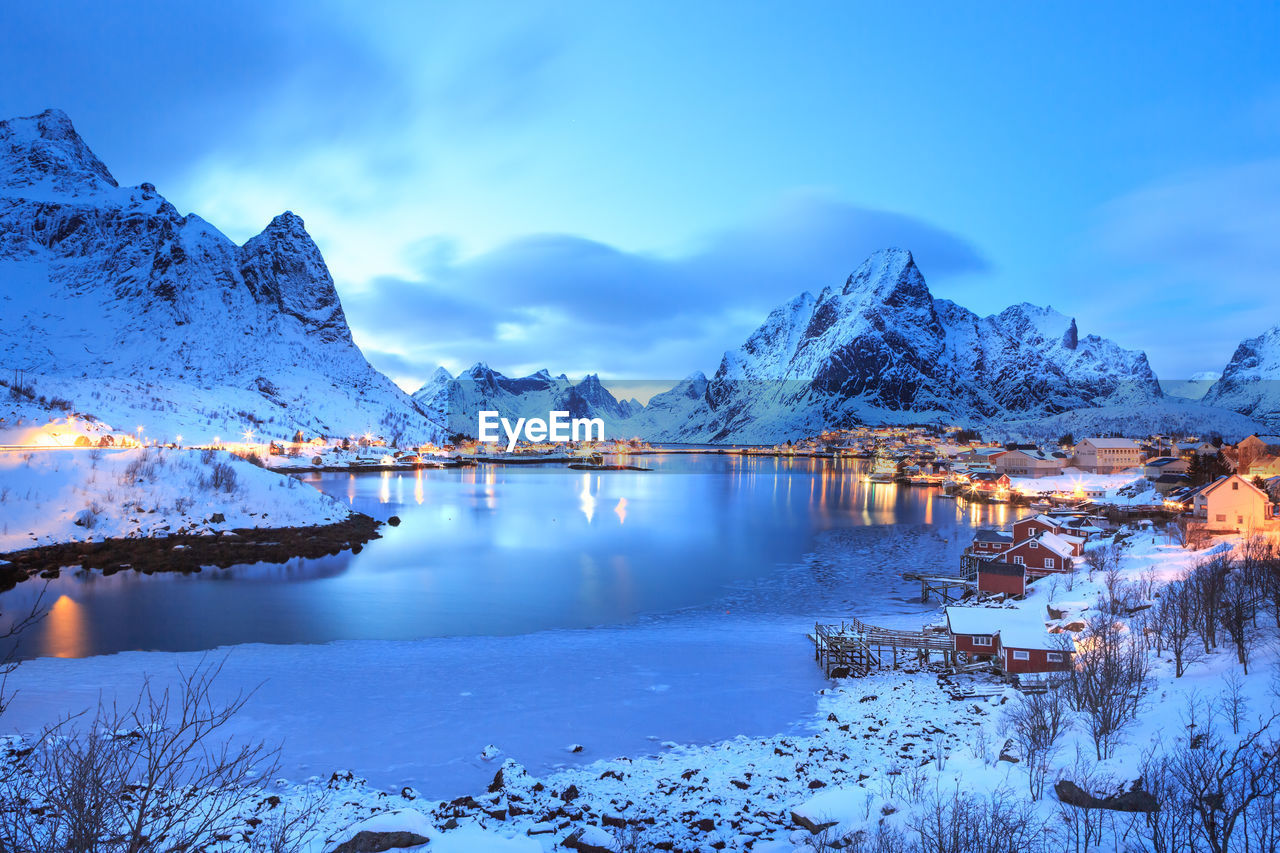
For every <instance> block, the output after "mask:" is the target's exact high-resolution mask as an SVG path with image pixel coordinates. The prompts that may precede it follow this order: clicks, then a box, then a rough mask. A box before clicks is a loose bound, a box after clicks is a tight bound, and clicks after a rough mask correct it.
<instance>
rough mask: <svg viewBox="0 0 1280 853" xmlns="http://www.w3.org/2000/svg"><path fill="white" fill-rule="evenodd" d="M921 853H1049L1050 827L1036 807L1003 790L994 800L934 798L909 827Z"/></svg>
mask: <svg viewBox="0 0 1280 853" xmlns="http://www.w3.org/2000/svg"><path fill="white" fill-rule="evenodd" d="M907 825H908V827H909V833H910V835H912V836H914V837H913V839H912V840H913V842H914V843H913V844H912V845H911V846H912V849H913V850H915V851H920V853H1035V852H1036V851H1042V850H1044V849H1045V829H1046V827H1045V825H1044V824H1043V823H1042V822H1041V821H1039V820H1038V819H1037V818H1036V816H1035V810H1034V809H1033V808H1031V804H1030V803H1028V802H1026V801H1025V800H1022V799H1020V798H1018V797H1016V796H1014V795H1013V794H1012V793H1011V792H1009V791H1007V790H1004V789H997V790H995V791H993V792H992V793H991V795H990V797H982V796H977V795H974V794H968V793H961V792H960V791H959V790H957V791H954V792H953V793H951V794H949V795H947V794H943V793H941V792H937V793H935V794H934V795H933V796H932V797H931V798H930V799H928V800H926V801H925V802H924V803H923V804H922V805H921V807H920V808H918V809H916V810H915V812H913V813H912V814H911V815H910V816H909V817H908V821H907Z"/></svg>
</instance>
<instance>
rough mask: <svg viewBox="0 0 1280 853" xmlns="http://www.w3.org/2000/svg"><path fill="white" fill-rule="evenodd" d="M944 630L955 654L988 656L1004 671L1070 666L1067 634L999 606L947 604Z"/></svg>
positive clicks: (1015, 672)
mask: <svg viewBox="0 0 1280 853" xmlns="http://www.w3.org/2000/svg"><path fill="white" fill-rule="evenodd" d="M946 620H947V632H948V633H949V634H950V635H951V637H952V640H953V642H954V644H955V651H956V653H957V654H959V653H964V655H965V657H966V658H967V659H968V660H970V661H973V660H975V659H977V660H991V661H992V662H993V663H995V664H996V665H997V666H998V667H999V669H1000V670H1001V671H1003V672H1004V673H1006V674H1008V675H1031V674H1037V673H1050V672H1062V671H1064V670H1067V669H1069V668H1070V666H1071V638H1070V635H1066V634H1050V633H1049V632H1048V631H1047V630H1046V629H1045V626H1044V623H1043V622H1037V621H1035V620H1034V619H1033V618H1032V617H1030V616H1029V615H1027V614H1026V613H1024V612H1021V611H1017V610H1006V609H1004V608H999V607H948V608H947V609H946Z"/></svg>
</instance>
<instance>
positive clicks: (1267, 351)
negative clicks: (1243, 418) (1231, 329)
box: [1204, 326, 1280, 427]
mask: <svg viewBox="0 0 1280 853" xmlns="http://www.w3.org/2000/svg"><path fill="white" fill-rule="evenodd" d="M1204 401H1205V402H1206V403H1208V404H1211V405H1214V406H1221V407H1222V408H1225V409H1231V410H1232V411H1236V412H1240V413H1241V414H1244V415H1248V416H1249V417H1252V418H1255V419H1257V420H1261V421H1264V422H1266V423H1268V424H1270V425H1272V426H1273V427H1274V426H1280V326H1273V327H1271V328H1270V329H1268V330H1267V331H1265V332H1263V333H1262V334H1261V335H1258V336H1257V337H1256V338H1249V339H1247V340H1244V341H1241V342H1240V345H1239V346H1238V347H1236V351H1235V352H1234V353H1233V354H1232V356H1231V360H1230V361H1229V362H1227V366H1226V367H1224V368H1223V369H1222V375H1221V376H1219V377H1218V379H1217V381H1216V382H1214V383H1213V385H1212V386H1210V388H1209V390H1208V391H1206V392H1205V395H1204Z"/></svg>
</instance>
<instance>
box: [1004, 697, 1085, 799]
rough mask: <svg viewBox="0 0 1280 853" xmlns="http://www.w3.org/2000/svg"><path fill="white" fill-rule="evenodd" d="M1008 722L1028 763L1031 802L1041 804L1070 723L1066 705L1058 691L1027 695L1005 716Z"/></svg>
mask: <svg viewBox="0 0 1280 853" xmlns="http://www.w3.org/2000/svg"><path fill="white" fill-rule="evenodd" d="M1005 721H1006V723H1007V724H1008V726H1009V728H1010V730H1011V731H1012V733H1013V739H1014V741H1015V742H1017V744H1018V747H1019V749H1020V750H1021V752H1022V758H1023V760H1024V761H1025V762H1026V768H1027V779H1028V785H1029V789H1030V794H1031V798H1032V799H1033V800H1038V799H1040V797H1041V795H1042V794H1043V793H1044V782H1045V777H1046V776H1047V775H1048V772H1049V766H1050V765H1051V764H1052V762H1053V756H1054V753H1055V752H1056V751H1057V747H1058V741H1059V739H1060V738H1061V737H1062V733H1063V732H1064V731H1066V729H1067V726H1068V725H1069V723H1070V721H1069V718H1068V708H1067V703H1066V701H1065V700H1064V699H1063V696H1062V692H1061V690H1058V689H1050V690H1048V691H1046V692H1044V693H1024V694H1023V695H1022V698H1021V699H1019V700H1018V701H1017V702H1015V703H1013V704H1012V705H1011V706H1010V707H1009V710H1007V711H1006V712H1005Z"/></svg>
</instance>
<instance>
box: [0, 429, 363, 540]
mask: <svg viewBox="0 0 1280 853" xmlns="http://www.w3.org/2000/svg"><path fill="white" fill-rule="evenodd" d="M218 514H220V515H221V517H222V518H221V520H217V521H215V520H214V517H215V515H218ZM348 515H349V510H347V509H346V508H345V507H343V506H342V504H340V503H339V502H338V501H335V500H334V499H333V498H331V497H329V496H327V495H324V494H321V493H320V492H318V491H317V490H315V489H313V488H312V487H310V486H308V485H305V484H303V483H300V482H298V481H297V480H296V479H294V478H293V477H287V476H283V475H280V474H276V473H273V472H271V471H267V470H264V469H262V468H259V467H257V466H256V465H252V464H250V463H248V462H246V461H244V460H242V459H239V458H238V457H236V456H233V455H232V454H230V453H227V452H225V451H201V450H173V449H164V448H134V449H129V450H117V449H97V448H94V449H89V448H75V449H29V450H6V451H0V553H6V552H9V551H18V550H21V549H23V548H32V547H36V546H39V545H52V544H57V543H62V542H76V541H88V540H93V541H97V540H102V539H107V538H116V537H141V536H163V535H167V534H176V533H195V534H200V533H213V532H216V531H219V530H232V529H234V528H238V527H239V528H246V527H292V526H302V525H314V524H327V523H330V522H336V521H341V520H343V519H345V518H347V517H348Z"/></svg>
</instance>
